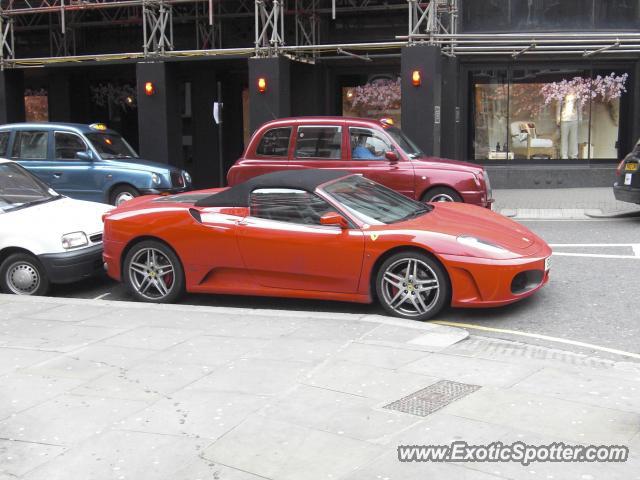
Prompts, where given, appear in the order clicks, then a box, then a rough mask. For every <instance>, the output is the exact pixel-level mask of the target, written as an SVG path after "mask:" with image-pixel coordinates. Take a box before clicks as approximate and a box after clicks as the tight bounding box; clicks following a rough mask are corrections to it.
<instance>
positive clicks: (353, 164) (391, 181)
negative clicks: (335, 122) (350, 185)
mask: <svg viewBox="0 0 640 480" xmlns="http://www.w3.org/2000/svg"><path fill="white" fill-rule="evenodd" d="M344 141H345V143H346V144H347V145H349V147H350V148H349V149H347V150H348V151H347V159H346V160H345V162H344V168H345V169H346V170H349V171H350V172H351V173H360V174H362V175H364V176H365V177H367V178H369V179H371V180H373V181H374V182H378V183H380V184H382V185H384V186H386V187H389V188H391V189H392V190H395V191H396V192H399V193H402V194H403V195H406V196H407V197H409V198H415V184H414V169H413V164H412V163H411V160H409V159H407V158H405V157H404V156H403V154H402V153H401V152H400V151H399V150H398V149H397V148H396V147H395V146H394V144H393V142H392V141H391V139H390V138H389V137H388V136H387V134H386V133H384V132H382V131H380V130H377V129H373V128H368V127H364V126H356V125H349V126H348V127H347V130H346V131H345V140H344ZM387 152H392V153H393V154H395V157H396V159H394V160H390V159H389V158H387V156H386V153H387Z"/></svg>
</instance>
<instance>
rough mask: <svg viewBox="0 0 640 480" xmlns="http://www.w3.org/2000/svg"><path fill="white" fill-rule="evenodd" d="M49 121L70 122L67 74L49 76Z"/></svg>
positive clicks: (69, 96)
mask: <svg viewBox="0 0 640 480" xmlns="http://www.w3.org/2000/svg"><path fill="white" fill-rule="evenodd" d="M47 98H48V102H49V121H50V122H71V121H73V120H72V118H71V89H70V81H69V74H68V73H67V74H65V73H53V74H51V75H50V76H49V90H48V95H47Z"/></svg>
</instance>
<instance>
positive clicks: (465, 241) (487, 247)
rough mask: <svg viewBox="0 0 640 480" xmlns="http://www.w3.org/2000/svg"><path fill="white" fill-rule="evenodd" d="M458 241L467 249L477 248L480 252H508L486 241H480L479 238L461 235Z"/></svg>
mask: <svg viewBox="0 0 640 480" xmlns="http://www.w3.org/2000/svg"><path fill="white" fill-rule="evenodd" d="M457 240H458V243H461V244H462V245H466V246H467V247H473V248H477V249H478V250H483V251H485V252H491V253H505V252H507V251H508V250H506V249H504V248H502V247H499V246H498V245H495V244H493V243H491V242H488V241H486V240H480V239H479V238H476V237H470V236H467V235H461V236H459V237H458V238H457Z"/></svg>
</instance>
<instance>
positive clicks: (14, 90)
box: [0, 70, 24, 124]
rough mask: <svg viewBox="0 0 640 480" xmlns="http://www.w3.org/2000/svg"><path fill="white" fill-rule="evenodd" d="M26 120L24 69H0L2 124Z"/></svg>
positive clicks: (0, 118)
mask: <svg viewBox="0 0 640 480" xmlns="http://www.w3.org/2000/svg"><path fill="white" fill-rule="evenodd" d="M13 122H24V75H23V73H22V70H3V71H0V124H3V123H13Z"/></svg>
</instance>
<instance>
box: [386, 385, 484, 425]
mask: <svg viewBox="0 0 640 480" xmlns="http://www.w3.org/2000/svg"><path fill="white" fill-rule="evenodd" d="M479 388H480V387H479V386H478V385H468V384H466V383H458V382H452V381H450V380H441V381H439V382H438V383H434V384H433V385H430V386H428V387H427V388H423V389H422V390H418V391H417V392H414V393H412V394H411V395H407V396H406V397H404V398H401V399H400V400H396V401H395V402H392V403H390V404H389V405H385V406H384V407H383V408H387V409H389V410H397V411H399V412H403V413H410V414H411V415H419V416H421V417H426V416H427V415H429V414H431V413H433V412H435V411H436V410H440V409H441V408H442V407H445V406H447V405H449V404H450V403H451V402H453V401H454V400H458V399H459V398H462V397H464V396H466V395H469V394H470V393H473V392H475V391H476V390H478V389H479Z"/></svg>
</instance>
